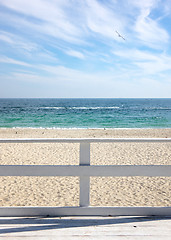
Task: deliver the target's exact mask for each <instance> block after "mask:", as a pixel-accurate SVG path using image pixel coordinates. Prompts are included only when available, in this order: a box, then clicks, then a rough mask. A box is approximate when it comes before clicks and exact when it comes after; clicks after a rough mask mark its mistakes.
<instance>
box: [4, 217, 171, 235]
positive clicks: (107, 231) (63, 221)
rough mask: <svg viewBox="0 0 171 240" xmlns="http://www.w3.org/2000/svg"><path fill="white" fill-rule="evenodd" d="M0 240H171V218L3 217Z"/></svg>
mask: <svg viewBox="0 0 171 240" xmlns="http://www.w3.org/2000/svg"><path fill="white" fill-rule="evenodd" d="M0 239H9V240H10V239H15V240H18V239H20V240H21V239H25V240H27V239H29V240H33V239H36V240H39V239H40V240H44V239H46V240H53V239H60V240H61V239H62V240H63V239H65V240H79V239H90V240H94V239H98V240H99V239H100V240H101V239H103V240H105V239H115V240H117V239H118V240H119V239H122V240H139V239H140V240H159V239H163V240H170V239H171V217H142V216H140V217H131V216H128V217H125V216H124V217H61V218H60V217H51V218H50V217H3V218H2V217H1V218H0Z"/></svg>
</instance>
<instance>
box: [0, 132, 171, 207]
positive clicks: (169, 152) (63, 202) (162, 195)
mask: <svg viewBox="0 0 171 240" xmlns="http://www.w3.org/2000/svg"><path fill="white" fill-rule="evenodd" d="M84 137H86V138H93V137H96V138H106V137H107V138H110V137H111V138H112V137H115V138H116V137H118V138H120V137H129V138H131V137H135V138H138V137H141V138H144V137H145V138H147V137H150V138H152V137H157V138H158V137H162V138H168V137H171V129H106V130H105V129H85V130H83V129H80V130H78V129H77V130H74V129H71V130H66V129H63V130H62V129H61V130H58V129H19V128H16V129H3V128H1V129H0V138H84ZM78 157H79V144H72V143H71V144H66V143H64V144H59V143H57V144H56V143H55V144H54V143H52V144H45V143H42V144H26V143H25V144H0V161H1V164H2V165H3V164H36V165H38V164H40V165H44V164H52V165H53V164H56V165H62V164H64V165H66V164H67V165H68V164H71V165H72V164H79V159H78ZM91 164H93V165H96V164H98V165H109V164H111V165H115V164H159V165H162V164H171V144H170V143H149V144H147V143H141V144H140V143H117V144H116V143H94V144H91ZM78 204H79V178H78V177H0V206H31V205H32V206H76V205H78ZM91 205H105V206H170V205H171V178H170V177H167V178H164V177H115V178H114V177H93V178H91Z"/></svg>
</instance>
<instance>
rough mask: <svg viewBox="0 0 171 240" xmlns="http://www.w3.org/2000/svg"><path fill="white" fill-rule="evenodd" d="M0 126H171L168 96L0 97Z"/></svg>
mask: <svg viewBox="0 0 171 240" xmlns="http://www.w3.org/2000/svg"><path fill="white" fill-rule="evenodd" d="M0 127H1V128H2V127H3V128H15V127H21V128H25V127H26V128H171V98H169V99H125V98H124V99H0Z"/></svg>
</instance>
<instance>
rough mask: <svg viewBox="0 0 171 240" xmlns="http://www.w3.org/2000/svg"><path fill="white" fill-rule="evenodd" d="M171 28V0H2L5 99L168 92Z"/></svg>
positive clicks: (0, 87)
mask: <svg viewBox="0 0 171 240" xmlns="http://www.w3.org/2000/svg"><path fill="white" fill-rule="evenodd" d="M170 26H171V1H170V0H143V1H139V0H34V1H32V0H30V1H28V0H0V97H1V98H170V97H171V27H170ZM117 32H118V33H119V34H120V35H121V36H123V37H124V39H125V40H124V39H123V38H122V37H119V35H118V34H117Z"/></svg>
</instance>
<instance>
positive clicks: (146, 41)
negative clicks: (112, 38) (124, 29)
mask: <svg viewBox="0 0 171 240" xmlns="http://www.w3.org/2000/svg"><path fill="white" fill-rule="evenodd" d="M129 2H130V3H131V4H132V7H135V9H136V11H135V10H134V11H135V14H136V20H135V24H134V26H133V30H134V31H135V32H136V35H135V37H136V38H138V39H139V40H141V43H142V44H143V45H146V46H148V47H150V48H154V49H159V48H160V49H164V48H165V47H164V46H165V45H167V44H168V42H169V34H168V32H167V31H166V30H165V29H164V28H163V27H162V26H161V25H159V22H158V19H157V18H156V19H154V17H153V19H152V17H151V14H152V12H153V10H155V9H156V8H162V7H163V6H162V5H163V2H162V1H160V0H143V1H136V0H129Z"/></svg>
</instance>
